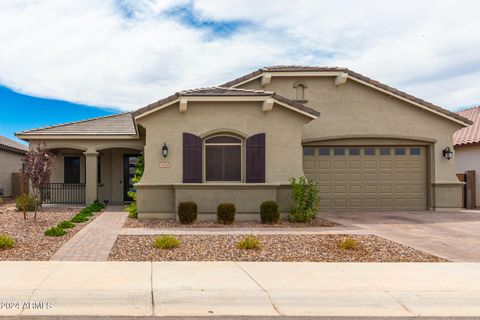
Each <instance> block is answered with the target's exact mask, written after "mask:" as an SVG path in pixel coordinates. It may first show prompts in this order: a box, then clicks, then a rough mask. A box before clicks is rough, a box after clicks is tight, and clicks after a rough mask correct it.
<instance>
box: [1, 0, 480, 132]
mask: <svg viewBox="0 0 480 320" xmlns="http://www.w3.org/2000/svg"><path fill="white" fill-rule="evenodd" d="M479 11H480V2H478V1H473V0H444V1H438V0H435V1H434V0H423V1H417V0H404V1H401V2H400V1H396V0H384V1H381V2H379V1H376V0H363V1H350V0H322V1H317V0H297V1H295V2H294V4H293V2H292V1H289V0H263V1H258V0H243V1H231V0H105V1H97V0H83V1H42V2H35V1H22V0H19V1H0V21H1V22H2V25H1V28H0V45H1V49H0V111H1V112H2V115H3V116H2V117H1V118H0V134H2V135H6V136H8V137H12V136H13V133H14V132H15V131H19V130H23V129H28V128H32V127H38V126H44V125H51V124H56V123H62V122H65V121H75V120H82V119H84V118H90V117H96V116H100V115H106V114H110V113H112V112H123V111H129V110H134V109H137V108H139V107H142V106H144V105H147V104H149V103H151V102H153V101H157V100H159V99H161V98H163V97H165V96H168V95H170V94H172V93H174V92H177V91H180V90H184V89H190V88H196V87H204V86H210V85H217V84H220V83H223V82H225V81H228V80H231V79H234V78H236V77H238V76H241V75H243V74H246V73H249V72H251V71H253V70H256V69H258V68H259V67H262V66H268V65H279V64H295V65H319V66H342V67H348V68H350V69H352V70H354V71H357V72H359V73H362V74H364V75H366V76H369V77H371V78H373V79H376V80H379V81H382V82H384V83H386V84H388V85H391V86H393V87H396V88H398V89H400V90H403V91H406V92H408V93H411V94H413V95H415V96H417V97H419V98H422V99H424V100H427V101H430V102H432V103H435V104H437V105H440V106H442V107H445V108H447V109H449V110H453V111H455V110H458V109H460V108H464V107H468V106H473V105H478V104H480V90H478V87H479V85H480V68H478V66H480V55H478V52H480V37H478V30H480V19H478V16H477V15H478V12H479ZM339 13H341V14H339ZM452 17H462V19H452ZM445 21H448V24H446V23H445ZM12 90H13V91H12ZM105 106H108V108H107V107H105Z"/></svg>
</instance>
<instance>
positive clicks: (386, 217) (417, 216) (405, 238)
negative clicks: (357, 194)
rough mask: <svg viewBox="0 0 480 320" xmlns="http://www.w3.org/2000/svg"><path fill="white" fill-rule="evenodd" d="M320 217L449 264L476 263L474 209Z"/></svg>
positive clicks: (478, 246)
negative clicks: (434, 256)
mask: <svg viewBox="0 0 480 320" xmlns="http://www.w3.org/2000/svg"><path fill="white" fill-rule="evenodd" d="M321 216H322V217H324V218H326V219H329V220H332V221H334V222H337V223H340V224H343V225H345V226H348V227H352V228H360V229H364V230H366V231H367V232H368V233H371V234H375V235H378V236H381V237H384V238H387V239H390V240H393V241H395V242H399V243H403V244H405V245H408V246H410V247H413V248H416V249H419V250H422V251H424V252H428V253H431V254H434V255H436V256H440V257H443V258H446V259H448V260H450V261H477V262H478V261H480V211H478V210H476V211H475V210H462V211H461V212H435V211H409V212H405V211H389V212H323V213H321Z"/></svg>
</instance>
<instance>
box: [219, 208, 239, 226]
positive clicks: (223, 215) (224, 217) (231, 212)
mask: <svg viewBox="0 0 480 320" xmlns="http://www.w3.org/2000/svg"><path fill="white" fill-rule="evenodd" d="M235 211H237V209H236V208H235V205H234V204H233V203H220V204H219V205H218V207H217V222H218V223H221V224H232V223H233V222H234V221H235Z"/></svg>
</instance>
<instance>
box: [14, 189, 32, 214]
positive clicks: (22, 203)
mask: <svg viewBox="0 0 480 320" xmlns="http://www.w3.org/2000/svg"><path fill="white" fill-rule="evenodd" d="M15 208H16V209H17V210H18V211H27V212H31V211H35V198H34V197H32V196H30V195H29V194H26V193H25V194H22V195H21V196H18V197H17V198H16V199H15Z"/></svg>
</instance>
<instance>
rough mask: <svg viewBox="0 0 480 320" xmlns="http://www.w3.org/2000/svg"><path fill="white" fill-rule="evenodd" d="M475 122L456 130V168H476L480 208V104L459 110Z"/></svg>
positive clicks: (477, 205) (458, 171) (476, 193)
mask: <svg viewBox="0 0 480 320" xmlns="http://www.w3.org/2000/svg"><path fill="white" fill-rule="evenodd" d="M458 114H459V115H461V116H462V117H465V118H467V119H470V120H471V121H472V122H473V124H472V125H471V126H469V127H466V128H462V129H460V130H458V131H457V132H455V134H454V135H453V141H454V146H455V154H456V161H455V168H456V170H457V173H463V172H465V171H468V170H475V190H476V191H475V202H476V203H475V204H476V207H477V208H480V106H478V107H474V108H470V109H466V110H463V111H460V112H458Z"/></svg>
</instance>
